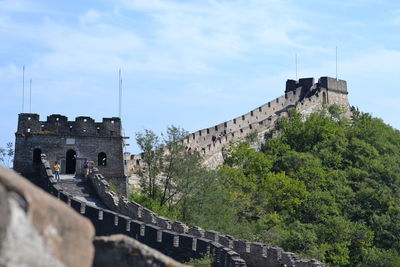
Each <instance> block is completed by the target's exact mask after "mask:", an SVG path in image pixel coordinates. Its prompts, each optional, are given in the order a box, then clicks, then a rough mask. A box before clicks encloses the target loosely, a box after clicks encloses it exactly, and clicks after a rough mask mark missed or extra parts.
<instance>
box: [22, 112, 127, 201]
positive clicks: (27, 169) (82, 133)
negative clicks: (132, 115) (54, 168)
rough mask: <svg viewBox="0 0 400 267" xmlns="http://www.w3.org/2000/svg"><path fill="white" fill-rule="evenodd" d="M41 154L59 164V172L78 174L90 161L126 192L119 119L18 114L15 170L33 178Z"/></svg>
mask: <svg viewBox="0 0 400 267" xmlns="http://www.w3.org/2000/svg"><path fill="white" fill-rule="evenodd" d="M42 153H44V154H46V155H47V158H48V160H49V162H50V163H51V164H54V163H55V161H58V162H60V163H61V173H62V174H75V173H81V171H82V170H81V168H82V165H83V162H84V161H85V160H89V161H93V162H94V163H95V166H96V167H97V168H98V169H99V171H100V173H102V174H103V176H104V177H106V179H107V180H109V181H111V182H112V183H113V184H115V185H116V186H117V188H118V191H119V192H121V193H125V192H126V187H127V186H126V176H125V173H124V162H123V136H122V135H121V120H120V119H119V118H116V117H113V118H103V121H102V122H95V121H94V120H93V119H92V118H90V117H85V116H81V117H77V118H76V119H75V121H68V118H67V117H66V116H62V115H60V114H53V115H50V116H48V117H47V120H46V121H40V118H39V115H38V114H34V113H21V114H19V116H18V129H17V132H16V133H15V157H14V169H15V170H16V171H18V172H20V173H22V174H23V175H25V176H27V177H32V176H33V174H34V173H35V171H36V167H37V166H39V165H40V163H41V157H40V155H41V154H42Z"/></svg>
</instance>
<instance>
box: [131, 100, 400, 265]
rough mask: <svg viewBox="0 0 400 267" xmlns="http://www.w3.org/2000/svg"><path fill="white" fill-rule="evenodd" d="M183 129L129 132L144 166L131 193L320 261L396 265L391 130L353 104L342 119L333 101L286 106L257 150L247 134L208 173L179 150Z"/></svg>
mask: <svg viewBox="0 0 400 267" xmlns="http://www.w3.org/2000/svg"><path fill="white" fill-rule="evenodd" d="M186 134H187V133H186V132H185V131H183V130H182V129H179V128H176V127H169V128H168V131H167V134H166V135H165V136H163V137H158V136H156V135H155V134H154V133H153V132H151V131H145V132H144V133H139V134H137V136H136V139H137V141H138V144H139V146H140V147H141V148H142V149H143V152H144V154H143V155H144V157H145V162H146V163H147V164H148V167H147V168H146V169H144V170H143V171H142V172H141V173H140V176H141V178H142V188H143V190H142V191H141V192H132V194H131V199H133V200H136V201H138V202H140V203H142V204H143V205H145V206H148V207H149V208H151V209H153V210H154V211H155V212H158V213H160V214H162V215H164V216H167V217H170V218H171V219H175V220H181V221H184V222H185V223H187V224H189V225H198V226H201V227H203V228H206V229H213V230H217V231H220V232H223V233H226V234H231V235H233V236H235V237H236V238H242V239H247V240H254V241H259V242H262V243H265V244H269V245H277V246H281V247H282V248H284V249H285V250H286V251H291V252H296V253H298V254H299V255H301V256H302V257H305V258H316V259H318V260H320V261H322V262H324V263H326V264H327V265H328V266H377V267H379V266H382V267H383V266H385V267H388V266H389V267H390V266H393V267H395V266H400V223H399V222H400V197H399V192H400V133H399V131H397V130H395V129H393V128H392V127H391V126H389V125H387V124H385V123H384V122H383V121H382V120H380V119H377V118H373V117H372V116H371V115H369V114H366V113H362V112H359V111H358V110H357V109H353V110H352V117H351V119H349V118H344V117H342V115H341V112H340V109H339V108H338V107H337V106H331V107H329V108H327V109H325V110H323V111H321V112H319V113H314V114H312V115H311V116H309V117H308V118H305V119H304V118H302V116H301V115H300V114H299V113H297V112H295V111H291V112H290V114H289V116H288V117H283V118H281V119H280V120H279V121H278V122H277V124H276V127H275V129H274V130H273V131H272V132H271V133H269V134H268V136H266V137H265V142H264V144H263V145H262V147H261V149H260V150H259V151H257V150H255V149H253V148H252V147H253V146H252V143H253V142H254V141H255V139H254V137H256V135H250V136H249V138H248V140H247V141H246V142H243V143H238V144H232V146H231V147H230V148H228V149H227V150H226V151H224V155H225V163H224V165H222V166H221V167H220V168H219V169H218V170H208V169H206V168H204V167H202V166H201V158H200V156H199V155H198V154H197V153H187V152H186V151H185V148H184V147H182V145H180V142H177V141H178V140H180V139H182V138H183V137H185V135H186ZM272 136H273V138H272ZM165 149H166V150H165ZM163 150H164V151H169V152H168V153H167V155H165V153H164V154H163V152H162V151H163Z"/></svg>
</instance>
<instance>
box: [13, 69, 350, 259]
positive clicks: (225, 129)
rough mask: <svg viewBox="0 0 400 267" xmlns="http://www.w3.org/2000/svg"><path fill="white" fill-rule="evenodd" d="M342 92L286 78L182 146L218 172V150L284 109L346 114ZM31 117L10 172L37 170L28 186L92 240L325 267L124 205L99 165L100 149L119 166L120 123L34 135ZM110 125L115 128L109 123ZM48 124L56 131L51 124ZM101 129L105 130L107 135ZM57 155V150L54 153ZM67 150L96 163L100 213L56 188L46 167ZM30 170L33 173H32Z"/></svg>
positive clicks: (133, 163)
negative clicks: (121, 239)
mask: <svg viewBox="0 0 400 267" xmlns="http://www.w3.org/2000/svg"><path fill="white" fill-rule="evenodd" d="M347 94H348V93H347V85H346V82H345V81H343V80H336V79H333V78H329V77H321V78H320V79H319V80H318V82H317V83H315V82H314V79H313V78H307V79H300V80H299V81H294V80H288V81H287V83H286V90H285V94H284V95H283V96H281V97H279V98H276V99H275V100H273V101H271V102H268V103H266V104H264V105H262V106H259V107H258V108H256V109H254V110H252V111H250V112H248V113H246V114H244V115H242V116H239V117H236V118H234V119H232V120H230V121H227V122H223V123H221V124H218V125H215V126H213V127H211V128H206V129H202V130H199V131H196V132H194V133H192V134H191V135H190V136H188V137H187V138H186V139H185V140H182V143H183V144H184V145H185V146H187V147H189V148H191V149H193V150H195V149H196V151H199V152H198V153H202V154H203V156H204V158H205V160H206V162H207V164H208V165H209V166H217V165H218V164H220V163H222V160H223V158H222V154H221V151H222V148H223V147H224V146H226V145H228V144H230V143H232V142H236V141H240V140H243V139H244V138H245V137H246V136H247V135H248V134H250V133H251V132H254V131H255V132H257V133H258V135H259V137H263V135H264V134H265V133H266V132H268V131H269V130H270V129H271V128H272V127H273V125H274V122H275V121H276V119H277V118H279V117H280V116H285V115H286V114H287V112H288V109H290V108H295V109H296V110H298V111H299V112H300V113H302V114H304V115H308V114H310V113H311V112H313V111H316V110H318V109H320V108H321V107H322V106H323V105H331V104H336V105H339V106H342V107H344V108H346V109H348V107H349V104H348V100H347ZM33 115H36V114H20V120H19V125H18V131H17V133H16V136H17V140H16V148H17V147H18V148H19V152H18V150H17V149H16V159H15V160H16V163H17V164H15V166H16V167H17V168H16V170H17V171H20V172H21V173H26V174H27V175H32V174H35V173H37V171H39V174H40V175H39V176H38V177H39V179H40V181H38V180H36V181H34V182H37V183H39V184H41V186H42V187H43V188H44V189H45V190H46V191H47V192H49V193H50V194H52V195H54V196H56V197H57V198H59V199H60V200H62V201H64V202H66V203H68V205H69V206H71V207H72V208H73V209H74V210H76V211H77V212H78V213H80V214H82V215H83V216H86V217H87V218H89V220H90V221H91V222H92V223H93V225H94V227H95V229H96V235H110V234H116V233H122V234H125V235H128V236H131V237H133V238H135V239H137V240H139V241H141V242H143V243H145V244H147V245H149V246H150V247H153V248H155V249H157V250H159V251H161V252H163V253H165V254H166V255H169V256H171V257H172V258H175V259H177V260H179V261H183V260H187V259H188V258H199V257H201V256H203V255H213V257H214V258H215V265H216V266H271V267H275V266H279V265H280V264H281V263H286V264H288V266H296V267H306V266H307V267H311V266H312V267H318V266H324V264H322V263H321V262H318V261H316V260H302V259H299V258H298V257H297V256H296V255H295V254H293V253H290V252H285V251H283V249H281V248H276V247H270V246H267V245H264V244H260V243H254V242H249V241H245V240H237V239H235V238H234V237H232V236H228V235H224V234H221V233H218V232H215V231H210V230H204V229H201V228H199V227H188V226H187V225H185V224H183V223H181V222H173V221H170V220H168V219H166V218H163V217H161V216H158V215H157V214H155V213H154V212H152V211H150V210H148V209H146V208H145V207H142V206H141V205H139V204H138V203H135V202H131V201H128V200H127V199H126V198H124V197H118V195H117V194H116V193H114V192H112V190H111V189H110V186H109V183H108V182H107V181H112V182H113V183H115V182H121V183H120V184H119V188H118V189H119V192H124V191H125V193H126V188H125V185H126V180H125V181H123V180H122V179H121V177H107V176H106V175H105V176H103V175H104V173H108V171H107V170H106V166H105V165H104V164H101V162H102V161H100V155H103V154H102V153H104V152H103V151H107V156H108V157H107V159H111V158H112V157H110V155H113V154H115V155H116V157H117V158H118V160H121V162H123V159H122V150H120V144H122V138H123V137H122V136H120V135H118V131H120V121H119V119H118V118H111V119H110V120H107V121H106V122H107V123H106V124H98V126H97V127H98V128H94V129H96V130H95V131H90V132H89V131H88V130H87V129H88V128H87V127H86V126H83V127H81V128H79V129H78V130H75V128H74V130H71V129H72V128H71V125H69V122H68V121H67V120H65V121H64V122H63V123H61V124H58V126H57V127H58V128H57V127H56V128H53V129H52V131H49V132H45V129H44V128H45V127H46V125H45V124H44V123H42V125H43V126H41V127H39V128H38V129H36V131H32V128H31V127H32V126H31V125H32V123H33V124H35V125H36V124H38V123H39V124H38V125H40V123H41V122H39V120H38V117H37V118H36V117H35V119H34V120H32V116H33ZM52 116H53V117H52ZM52 116H50V117H51V118H54V120H55V121H57V122H58V121H59V120H57V118H59V117H60V115H52ZM28 118H31V119H28ZM77 119H78V118H77ZM89 119H90V118H89ZM89 119H88V117H79V121H80V120H82V122H81V123H80V124H79V125H81V124H83V123H87V122H90V123H91V124H94V121H93V122H92V121H91V119H90V120H89ZM85 120H86V121H85ZM32 121H33V122H32ZM36 121H37V122H36ZM111 121H113V122H112V123H111ZM51 125H53V124H51ZM54 125H57V123H55V124H54ZM83 125H85V124H83ZM94 125H96V124H94ZM64 126H65V127H64ZM67 126H68V127H67ZM110 127H111V128H110ZM64 128H65V129H64ZM59 129H61V130H59ZM110 129H111V130H110ZM103 130H104V131H106V132H105V134H104V131H103ZM68 131H69V132H68ZM77 131H78V132H77ZM60 132H61V133H62V136H63V137H62V138H61V139H62V142H63V143H62V144H61V143H59V144H58V145H54V144H52V146H49V145H48V144H47V143H49V142H51V140H53V138H59V139H60V134H59V133H60ZM88 132H89V133H88ZM71 139H73V140H71ZM80 139H82V140H86V143H88V142H87V141H88V140H95V141H93V142H92V143H93V144H92V146H90V145H89V146H86V147H85V148H83V149H82V146H79V142H80V141H79V140H80ZM113 140H114V141H113ZM108 141H112V142H116V143H115V144H114V145H115V146H116V147H113V148H110V147H107V146H106V145H104V144H103V142H108ZM89 143H90V142H89ZM98 147H100V148H98ZM58 150H62V151H60V152H57V151H58ZM71 150H73V151H74V152H76V151H78V153H77V154H75V155H78V156H85V158H89V159H91V160H97V159H98V160H99V161H98V164H97V165H99V166H98V167H97V168H95V169H94V171H93V172H92V173H91V174H90V175H89V181H90V184H91V186H92V187H93V188H94V190H95V192H96V196H93V197H97V198H98V199H99V200H100V201H101V202H102V203H103V204H104V205H105V206H106V207H107V208H101V207H98V206H96V205H92V204H91V203H90V202H87V201H85V200H82V199H80V198H77V197H76V196H74V194H73V192H72V191H71V192H69V191H68V190H65V189H63V188H61V187H60V186H59V185H58V184H57V183H55V181H54V179H53V177H54V176H53V173H52V171H51V168H50V164H49V161H54V160H55V159H56V160H57V159H62V158H64V159H65V151H66V152H67V154H66V159H65V160H66V161H68V151H71ZM21 151H23V152H24V154H25V156H22V155H20V154H21ZM109 151H111V152H109ZM119 151H121V155H117V154H119V153H120V152H119ZM17 152H18V153H17ZM39 152H40V153H39ZM53 152H54V153H53ZM55 153H58V154H55ZM85 153H88V155H85ZM38 154H39V159H38ZM44 154H46V155H47V154H50V157H49V155H47V157H46V155H44ZM26 155H32V157H26ZM32 158H33V165H32ZM76 158H79V157H76ZM102 159H103V158H102ZM114 160H115V159H114ZM75 164H76V162H75ZM125 164H126V165H127V166H128V169H129V170H131V171H135V169H137V168H140V167H141V165H142V162H141V156H140V155H132V156H131V160H129V161H126V162H125ZM28 165H29V166H34V167H33V168H31V167H28ZM18 166H21V168H20V170H18ZM102 169H103V170H102ZM74 171H76V170H74ZM29 173H30V174H29ZM32 177H33V176H32ZM32 180H35V178H32Z"/></svg>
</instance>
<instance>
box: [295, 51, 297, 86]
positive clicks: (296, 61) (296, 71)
mask: <svg viewBox="0 0 400 267" xmlns="http://www.w3.org/2000/svg"><path fill="white" fill-rule="evenodd" d="M295 64H296V81H297V54H296V55H295Z"/></svg>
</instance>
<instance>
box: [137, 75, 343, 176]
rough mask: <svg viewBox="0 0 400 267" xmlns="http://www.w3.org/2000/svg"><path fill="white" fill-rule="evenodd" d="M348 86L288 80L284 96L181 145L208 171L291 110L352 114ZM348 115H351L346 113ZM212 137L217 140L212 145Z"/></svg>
mask: <svg viewBox="0 0 400 267" xmlns="http://www.w3.org/2000/svg"><path fill="white" fill-rule="evenodd" d="M347 94H348V92H347V83H346V81H343V80H336V79H334V78H330V77H321V78H320V79H319V80H318V82H317V83H315V82H314V78H303V79H299V81H295V80H288V81H287V82H286V90H285V94H284V95H282V96H280V97H278V98H276V99H274V100H272V101H270V102H267V103H265V104H264V105H261V106H259V107H257V108H255V109H253V110H251V111H249V112H247V113H245V114H243V115H241V116H238V117H236V118H234V119H232V120H229V121H226V122H223V123H220V124H218V125H215V126H213V127H210V128H206V129H201V130H199V131H196V132H193V133H191V134H190V135H189V136H187V137H186V138H185V139H184V140H182V144H183V145H185V146H186V147H190V148H191V151H194V150H195V149H196V150H198V151H199V153H201V154H202V155H203V156H204V158H205V164H206V165H207V166H209V167H212V168H213V167H217V166H218V165H220V164H221V163H222V161H223V157H222V154H221V150H222V148H223V147H226V146H229V145H230V144H232V143H234V142H237V141H243V140H244V139H245V137H246V136H247V135H248V134H249V133H251V132H254V131H255V132H257V133H259V136H260V137H262V135H263V134H264V133H266V132H268V131H270V129H272V128H273V124H274V122H275V121H276V119H277V118H279V117H280V116H286V115H287V111H288V109H289V108H295V109H296V110H297V111H299V112H300V113H302V114H303V115H305V116H308V115H309V114H311V113H312V112H315V111H318V110H320V109H322V107H323V106H324V105H332V104H336V105H339V106H341V107H343V109H344V110H345V111H346V110H349V103H348V99H347ZM346 115H349V114H347V113H346ZM213 136H215V137H216V139H215V141H213ZM131 161H132V162H130V164H129V165H130V166H133V167H130V168H129V170H130V172H133V173H134V172H136V171H137V170H138V168H140V167H141V166H142V157H141V155H140V154H138V155H132V156H131Z"/></svg>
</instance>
